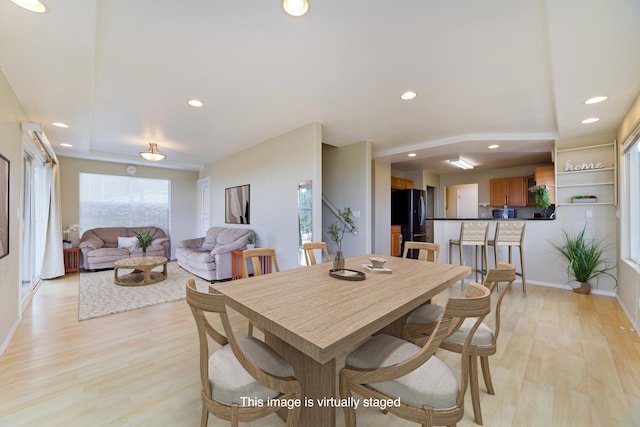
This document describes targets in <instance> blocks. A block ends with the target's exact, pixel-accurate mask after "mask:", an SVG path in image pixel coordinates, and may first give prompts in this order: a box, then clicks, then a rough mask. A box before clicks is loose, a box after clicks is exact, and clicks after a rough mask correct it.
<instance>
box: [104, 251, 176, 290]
mask: <svg viewBox="0 0 640 427" xmlns="http://www.w3.org/2000/svg"><path fill="white" fill-rule="evenodd" d="M159 266H163V268H162V271H151V270H153V269H154V268H156V267H159ZM121 268H125V269H133V271H132V272H130V273H126V274H122V275H120V276H118V270H119V269H121ZM166 278H167V258H165V257H163V256H144V257H133V258H125V259H121V260H118V261H116V262H115V263H114V265H113V282H114V283H115V284H116V285H121V286H142V285H151V284H153V283H158V282H162V281H163V280H165V279H166Z"/></svg>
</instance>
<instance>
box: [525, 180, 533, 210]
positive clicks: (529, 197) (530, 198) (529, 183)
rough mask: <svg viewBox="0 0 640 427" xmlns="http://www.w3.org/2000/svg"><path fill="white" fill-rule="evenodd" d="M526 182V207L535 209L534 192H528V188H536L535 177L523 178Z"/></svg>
mask: <svg viewBox="0 0 640 427" xmlns="http://www.w3.org/2000/svg"><path fill="white" fill-rule="evenodd" d="M525 180H526V182H527V183H526V189H527V206H529V207H534V208H535V207H536V192H535V191H532V190H530V188H533V187H535V186H536V176H535V175H529V176H527V177H525Z"/></svg>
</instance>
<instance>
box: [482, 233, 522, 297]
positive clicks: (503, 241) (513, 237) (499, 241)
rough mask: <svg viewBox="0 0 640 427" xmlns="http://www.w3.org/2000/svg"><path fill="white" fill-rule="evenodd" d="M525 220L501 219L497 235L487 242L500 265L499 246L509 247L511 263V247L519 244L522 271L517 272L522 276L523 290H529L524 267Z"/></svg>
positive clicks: (517, 274)
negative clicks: (526, 286)
mask: <svg viewBox="0 0 640 427" xmlns="http://www.w3.org/2000/svg"><path fill="white" fill-rule="evenodd" d="M526 224H527V223H526V222H525V221H499V222H498V225H496V235H495V237H494V238H493V240H489V241H488V242H487V244H488V245H489V246H493V258H494V261H495V263H496V266H497V265H498V246H507V247H508V248H509V264H513V262H511V248H512V247H513V246H517V247H518V250H519V251H520V273H517V272H516V276H520V277H522V291H523V292H527V289H526V288H525V285H526V276H525V271H524V270H525V269H524V251H523V246H524V229H525V226H526Z"/></svg>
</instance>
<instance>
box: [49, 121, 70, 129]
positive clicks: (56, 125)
mask: <svg viewBox="0 0 640 427" xmlns="http://www.w3.org/2000/svg"><path fill="white" fill-rule="evenodd" d="M51 124H52V125H54V126H55V127H58V128H68V127H69V125H68V124H66V123H60V122H55V123H51Z"/></svg>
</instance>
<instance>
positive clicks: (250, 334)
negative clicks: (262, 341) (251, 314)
mask: <svg viewBox="0 0 640 427" xmlns="http://www.w3.org/2000/svg"><path fill="white" fill-rule="evenodd" d="M247 336H248V337H252V336H253V323H251V321H249V331H248V332H247Z"/></svg>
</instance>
